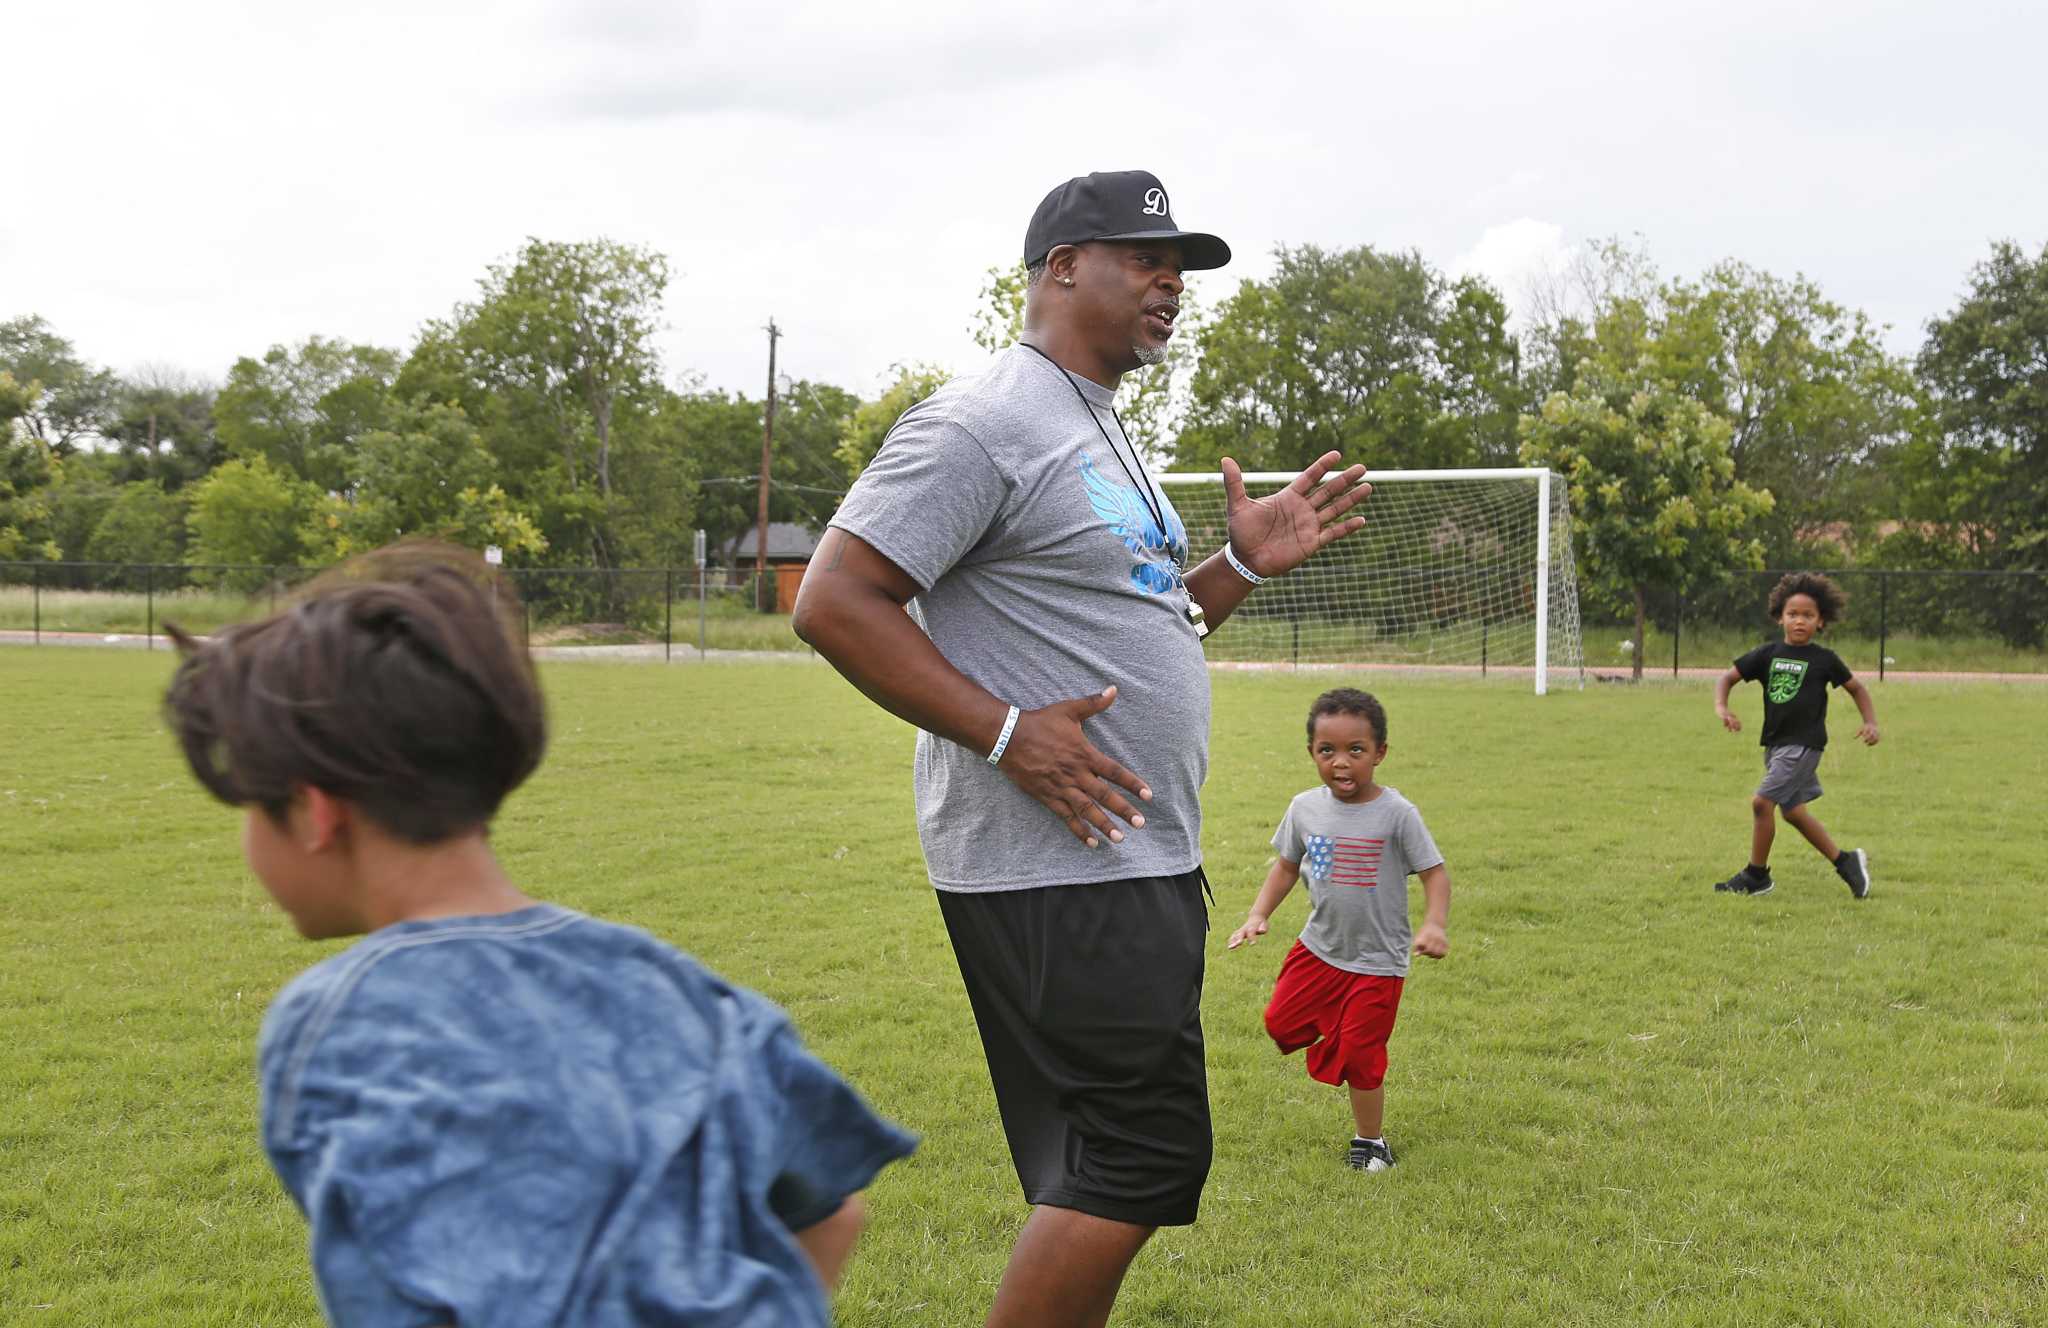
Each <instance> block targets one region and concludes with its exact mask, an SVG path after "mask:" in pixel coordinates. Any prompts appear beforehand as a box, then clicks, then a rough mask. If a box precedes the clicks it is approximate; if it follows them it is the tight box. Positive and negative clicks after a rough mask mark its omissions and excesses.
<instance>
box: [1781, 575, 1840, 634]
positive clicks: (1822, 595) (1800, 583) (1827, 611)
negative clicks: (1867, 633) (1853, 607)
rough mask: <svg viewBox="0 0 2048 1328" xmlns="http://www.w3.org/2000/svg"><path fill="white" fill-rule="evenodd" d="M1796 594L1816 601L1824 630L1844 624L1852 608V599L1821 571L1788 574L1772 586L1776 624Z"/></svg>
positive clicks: (1815, 604)
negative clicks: (1787, 603)
mask: <svg viewBox="0 0 2048 1328" xmlns="http://www.w3.org/2000/svg"><path fill="white" fill-rule="evenodd" d="M1794 595H1805V596H1807V597H1808V598H1810V599H1812V600H1813V603H1814V606H1815V607H1816V608H1818V609H1819V610H1820V624H1821V626H1823V627H1825V626H1827V625H1828V624H1829V623H1831V622H1839V621H1841V617H1842V611H1843V610H1845V609H1847V608H1848V607H1849V596H1848V595H1847V594H1846V593H1844V591H1843V590H1842V588H1841V587H1840V586H1838V585H1836V584H1835V583H1834V582H1832V581H1830V580H1828V579H1827V578H1826V577H1824V576H1822V575H1821V574H1820V573H1819V572H1787V573H1786V574H1785V575H1783V576H1781V577H1779V578H1778V584H1777V585H1775V586H1772V587H1771V621H1772V622H1776V621H1778V619H1779V618H1780V617H1781V616H1782V615H1783V614H1784V612H1785V601H1786V600H1789V599H1791V598H1792V597H1793V596H1794Z"/></svg>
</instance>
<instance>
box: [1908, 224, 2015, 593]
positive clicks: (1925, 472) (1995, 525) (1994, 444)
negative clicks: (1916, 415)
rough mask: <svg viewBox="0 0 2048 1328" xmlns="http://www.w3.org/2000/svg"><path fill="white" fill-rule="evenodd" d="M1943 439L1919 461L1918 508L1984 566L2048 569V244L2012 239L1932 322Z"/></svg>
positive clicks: (1930, 354) (1935, 402)
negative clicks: (2035, 250) (2030, 245)
mask: <svg viewBox="0 0 2048 1328" xmlns="http://www.w3.org/2000/svg"><path fill="white" fill-rule="evenodd" d="M1918 368H1919V374H1920V379H1921V381H1922V382H1923V383H1924V384H1925V385H1926V388H1927V392H1928V395H1929V398H1930V408H1931V412H1932V417H1933V422H1934V425H1935V428H1936V433H1935V435H1934V436H1933V438H1932V439H1931V440H1930V442H1929V443H1928V445H1927V446H1925V447H1923V449H1922V451H1921V455H1920V456H1919V457H1917V458H1916V465H1915V472H1916V479H1917V485H1916V494H1915V498H1916V504H1915V505H1916V509H1917V511H1918V512H1919V513H1920V514H1923V515H1925V516H1927V517H1929V518H1932V519H1935V520H1939V521H1941V522H1942V523H1943V524H1945V525H1947V526H1949V527H1950V528H1951V529H1952V530H1953V531H1954V532H1955V533H1956V534H1957V535H1958V536H1959V537H1960V538H1962V539H1964V540H1965V541H1967V542H1968V543H1969V544H1970V545H1971V546H1972V547H1973V548H1974V549H1975V551H1976V553H1977V555H1978V558H1979V560H1980V563H1981V565H1983V566H1986V567H2002V568H2043V567H2048V245H2043V246H2042V249H2041V253H2040V255H2039V256H2038V257H2035V258H2029V257H2028V256H2027V253H2026V251H2025V250H2023V249H2021V248H2020V247H2019V246H2018V245H2016V244H2013V243H2011V242H2010V241H2001V242H1999V243H1997V244H1994V245H1993V246H1992V249H1991V257H1990V258H1988V259H1986V260H1985V261H1984V262H1982V263H1979V264H1977V265H1976V266H1975V267H1974V268H1972V269H1971V270H1970V288H1969V290H1968V292H1967V293H1966V294H1965V295H1964V296H1963V298H1962V300H1961V302H1960V303H1958V304H1957V305H1956V307H1955V308H1954V309H1952V310H1950V311H1949V313H1948V314H1947V315H1946V316H1944V317H1941V318H1937V319H1935V320H1934V321H1933V322H1931V323H1929V324H1928V327H1927V341H1926V344H1925V345H1924V346H1922V348H1921V351H1920V357H1919V362H1918Z"/></svg>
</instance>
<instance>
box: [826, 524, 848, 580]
mask: <svg viewBox="0 0 2048 1328" xmlns="http://www.w3.org/2000/svg"><path fill="white" fill-rule="evenodd" d="M825 538H826V539H828V540H830V541H831V542H832V556H831V558H830V559H829V560H828V561H827V562H826V563H825V570H826V571H828V572H836V571H838V570H839V565H840V564H841V563H843V562H845V561H846V537H845V536H844V535H842V534H840V533H839V531H838V530H836V529H834V530H828V531H826V532H825Z"/></svg>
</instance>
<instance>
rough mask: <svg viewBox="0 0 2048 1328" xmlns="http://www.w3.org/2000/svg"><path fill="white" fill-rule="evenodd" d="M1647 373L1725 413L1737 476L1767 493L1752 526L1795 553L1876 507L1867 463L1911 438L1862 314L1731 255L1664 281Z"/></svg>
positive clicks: (1800, 281)
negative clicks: (1654, 364) (1695, 276)
mask: <svg viewBox="0 0 2048 1328" xmlns="http://www.w3.org/2000/svg"><path fill="white" fill-rule="evenodd" d="M1663 302H1664V310H1665V311H1664V317H1663V320H1662V325H1661V327H1660V328H1659V329H1658V334H1657V336H1656V339H1655V342H1654V347H1655V354H1656V356H1657V358H1658V360H1659V361H1660V369H1659V372H1660V373H1661V374H1662V376H1663V377H1664V378H1666V379H1667V380H1668V381H1673V382H1677V383H1680V384H1683V385H1684V388H1685V390H1686V391H1688V392H1689V393H1690V394H1692V395H1694V396H1695V397H1696V398H1697V399H1698V400H1700V401H1701V402H1702V403H1703V404H1705V405H1706V406H1707V407H1708V408H1709V409H1711V410H1713V411H1714V412H1715V413H1716V414H1718V415H1720V416H1721V417H1722V418H1723V419H1725V420H1727V421H1728V424H1729V429H1730V433H1729V443H1728V449H1729V455H1730V456H1731V457H1732V458H1733V459H1734V461H1735V474H1736V477H1737V478H1738V479H1740V480H1742V481H1743V482H1744V483H1746V484H1748V485H1750V486H1751V487H1752V488H1757V489H1767V490H1769V491H1770V492H1771V494H1772V495H1773V496H1774V498H1775V500H1776V501H1775V504H1774V506H1773V508H1772V511H1771V515H1770V516H1769V518H1767V519H1766V520H1765V521H1764V523H1763V525H1762V528H1761V530H1760V533H1761V534H1762V535H1763V537H1764V539H1765V542H1766V546H1767V549H1768V552H1769V554H1770V556H1772V557H1775V558H1778V559H1782V560H1787V561H1797V560H1801V559H1802V558H1803V556H1804V554H1803V551H1804V549H1805V548H1806V547H1808V546H1810V545H1811V544H1812V543H1814V542H1816V541H1824V540H1827V539H1829V538H1830V537H1831V536H1832V538H1833V540H1834V542H1835V543H1837V544H1841V543H1845V542H1846V541H1845V540H1844V539H1843V538H1842V537H1841V536H1840V535H1836V534H1834V532H1836V531H1839V530H1841V529H1842V528H1844V527H1845V526H1853V525H1855V524H1858V523H1859V522H1860V524H1862V525H1863V526H1865V527H1866V528H1867V527H1872V526H1875V524H1876V523H1877V521H1878V520H1879V519H1880V518H1881V517H1882V516H1883V515H1886V513H1885V511H1884V506H1885V504H1884V501H1883V491H1882V485H1883V480H1882V476H1881V473H1880V466H1881V464H1882V462H1883V461H1884V459H1885V458H1886V457H1887V456H1888V455H1889V454H1890V453H1891V452H1892V451H1893V450H1895V449H1896V448H1898V447H1900V446H1902V445H1903V444H1904V443H1905V441H1906V440H1907V439H1908V438H1909V437H1910V435H1911V433H1912V430H1913V424H1914V418H1915V412H1916V403H1915V400H1914V389H1913V382H1912V378H1911V375H1910V374H1909V373H1908V372H1907V369H1906V367H1905V365H1904V364H1903V363H1901V362H1900V361H1898V360H1897V359H1896V358H1894V357H1893V356H1891V355H1889V354H1888V353H1886V351H1885V350H1884V348H1883V346H1882V345H1881V344H1880V342H1879V339H1878V337H1879V332H1878V329H1876V328H1875V327H1873V326H1872V325H1871V324H1870V322H1869V320H1868V319H1867V318H1865V317H1864V315H1863V314H1861V313H1859V312H1856V311H1854V310H1850V309H1846V308H1844V307H1843V306H1841V305H1839V304H1836V303H1834V302H1833V301H1831V300H1829V299H1827V298H1826V297H1825V296H1823V295H1822V294H1821V292H1820V289H1819V288H1818V287H1817V286H1815V285H1814V284H1813V283H1812V282H1810V281H1808V280H1806V279H1805V278H1804V277H1795V278H1794V279H1792V280H1790V281H1786V280H1783V279H1781V278H1778V277H1774V276H1772V275H1770V274H1769V273H1767V272H1760V271H1758V270H1756V269H1755V268H1752V267H1749V266H1747V265H1745V264H1742V263H1737V262H1732V261H1731V262H1726V263H1721V264H1719V265H1717V266H1716V267H1714V268H1712V269H1710V270H1709V271H1708V272H1707V274H1706V276H1705V277H1704V278H1703V279H1702V280H1701V281H1700V282H1699V283H1697V284H1693V283H1687V282H1674V283H1671V284H1670V285H1669V286H1667V287H1666V288H1665V290H1664V292H1663Z"/></svg>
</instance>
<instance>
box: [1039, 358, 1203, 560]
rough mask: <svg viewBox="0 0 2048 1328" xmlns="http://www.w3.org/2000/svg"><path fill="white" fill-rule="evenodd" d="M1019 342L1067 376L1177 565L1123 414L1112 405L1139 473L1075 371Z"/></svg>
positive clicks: (1161, 511)
mask: <svg viewBox="0 0 2048 1328" xmlns="http://www.w3.org/2000/svg"><path fill="white" fill-rule="evenodd" d="M1017 344H1018V345H1020V346H1022V347H1023V348H1024V349H1025V350H1028V351H1030V352H1031V353H1032V354H1034V355H1036V356H1038V358H1039V359H1041V360H1044V361H1045V362H1046V363H1047V364H1050V365H1051V366H1052V367H1053V368H1055V369H1058V370H1059V371H1060V373H1061V375H1062V376H1064V377H1065V378H1066V380H1067V386H1068V387H1071V388H1073V389H1074V395H1075V396H1076V397H1078V398H1080V401H1081V409H1083V410H1085V411H1087V412H1088V418H1089V419H1090V420H1093V421H1094V422H1095V431H1096V432H1097V433H1099V434H1101V435H1102V445H1103V446H1104V447H1107V448H1108V449H1109V454H1110V455H1111V456H1113V457H1115V458H1116V463H1117V465H1119V466H1122V467H1123V472H1124V478H1125V479H1127V480H1129V481H1130V482H1131V487H1132V488H1134V489H1136V490H1137V491H1138V497H1139V499H1140V500H1141V501H1143V502H1144V504H1145V510H1146V511H1147V512H1149V513H1151V515H1152V519H1153V520H1154V521H1157V522H1158V523H1159V538H1160V539H1162V540H1165V541H1166V553H1167V556H1168V557H1170V558H1173V559H1174V563H1175V565H1178V564H1179V562H1180V559H1179V558H1177V557H1174V553H1173V532H1172V531H1171V530H1168V529H1167V527H1166V511H1165V509H1164V508H1163V507H1161V506H1160V505H1159V504H1158V503H1156V502H1154V501H1153V500H1152V477H1151V476H1150V475H1147V474H1146V473H1145V459H1144V458H1143V457H1141V456H1139V455H1138V449H1137V448H1136V447H1133V446H1132V445H1131V436H1130V434H1128V433H1124V421H1123V417H1122V416H1120V415H1118V414H1117V413H1116V407H1115V406H1111V407H1110V408H1109V418H1111V419H1113V420H1115V421H1116V431H1117V432H1118V433H1120V434H1123V436H1124V446H1125V447H1129V448H1130V449H1131V460H1133V461H1135V462H1137V463H1138V473H1137V474H1136V475H1133V474H1131V468H1130V467H1129V466H1127V465H1124V454H1123V453H1122V452H1120V451H1118V450H1117V445H1116V444H1115V443H1113V442H1111V441H1110V440H1109V430H1107V429H1105V428H1103V427H1102V417H1101V416H1100V415H1097V414H1096V413H1095V407H1094V406H1093V405H1092V404H1091V403H1090V402H1089V400H1088V394H1087V393H1086V392H1083V391H1082V390H1081V385H1080V384H1079V383H1077V382H1075V381H1074V375H1073V374H1071V373H1069V372H1067V367H1066V366H1065V365H1064V364H1061V363H1060V362H1059V361H1058V360H1055V359H1054V358H1053V357H1052V356H1050V355H1047V354H1046V353H1045V352H1044V351H1042V350H1040V349H1039V348H1038V347H1036V346H1034V345H1032V344H1031V343H1030V342H1028V341H1020V342H1018V343H1017Z"/></svg>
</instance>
